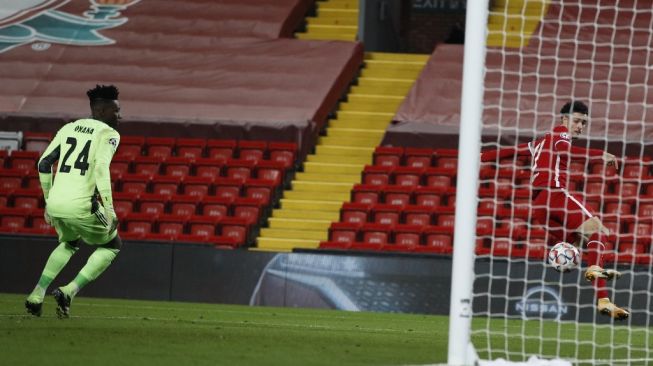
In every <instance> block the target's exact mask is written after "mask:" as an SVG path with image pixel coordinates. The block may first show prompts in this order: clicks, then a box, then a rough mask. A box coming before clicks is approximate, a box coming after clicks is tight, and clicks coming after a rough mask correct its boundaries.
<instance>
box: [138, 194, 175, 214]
mask: <svg viewBox="0 0 653 366" xmlns="http://www.w3.org/2000/svg"><path fill="white" fill-rule="evenodd" d="M169 199H170V195H169V194H158V193H153V194H148V193H143V194H141V195H140V198H139V210H138V212H140V213H143V214H148V215H152V216H158V215H161V214H163V213H164V212H165V209H166V206H167V204H168V201H169Z"/></svg>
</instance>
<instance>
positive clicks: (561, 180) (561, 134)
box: [528, 125, 571, 188]
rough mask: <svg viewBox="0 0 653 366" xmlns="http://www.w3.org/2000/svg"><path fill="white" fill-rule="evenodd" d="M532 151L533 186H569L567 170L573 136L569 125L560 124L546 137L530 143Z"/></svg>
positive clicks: (529, 146) (529, 148)
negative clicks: (568, 127)
mask: <svg viewBox="0 0 653 366" xmlns="http://www.w3.org/2000/svg"><path fill="white" fill-rule="evenodd" d="M528 150H529V151H530V152H531V174H532V175H531V183H532V184H533V187H543V188H544V187H556V188H566V187H567V170H568V167H569V155H570V151H571V136H570V135H569V130H568V129H567V127H565V126H562V125H559V126H556V128H554V129H553V131H552V132H550V133H547V134H546V135H544V137H541V138H539V139H537V140H534V141H531V142H529V143H528Z"/></svg>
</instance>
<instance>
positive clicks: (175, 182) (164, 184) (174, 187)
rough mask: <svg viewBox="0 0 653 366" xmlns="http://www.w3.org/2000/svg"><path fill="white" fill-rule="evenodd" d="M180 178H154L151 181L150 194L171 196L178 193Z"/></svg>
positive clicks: (180, 184) (180, 183)
mask: <svg viewBox="0 0 653 366" xmlns="http://www.w3.org/2000/svg"><path fill="white" fill-rule="evenodd" d="M181 186H182V178H181V177H177V176H171V177H167V176H155V177H154V179H152V193H155V194H161V195H166V196H171V195H174V194H177V193H179V189H180V187H181Z"/></svg>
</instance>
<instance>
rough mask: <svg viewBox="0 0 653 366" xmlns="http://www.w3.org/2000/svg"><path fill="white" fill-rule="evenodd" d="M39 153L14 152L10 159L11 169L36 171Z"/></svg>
mask: <svg viewBox="0 0 653 366" xmlns="http://www.w3.org/2000/svg"><path fill="white" fill-rule="evenodd" d="M39 157H40V156H39V153H38V151H13V152H12V153H11V155H10V157H9V168H11V169H19V170H24V171H25V170H26V171H34V170H37V169H36V164H37V162H38V160H39Z"/></svg>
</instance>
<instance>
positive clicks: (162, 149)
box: [145, 137, 175, 160]
mask: <svg viewBox="0 0 653 366" xmlns="http://www.w3.org/2000/svg"><path fill="white" fill-rule="evenodd" d="M145 145H146V146H147V156H150V157H153V158H158V159H159V160H164V159H166V158H167V157H169V156H170V155H172V149H173V148H174V146H175V139H174V138H172V137H146V138H145Z"/></svg>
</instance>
